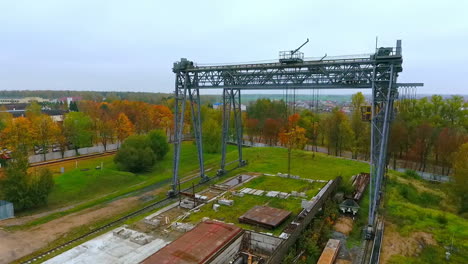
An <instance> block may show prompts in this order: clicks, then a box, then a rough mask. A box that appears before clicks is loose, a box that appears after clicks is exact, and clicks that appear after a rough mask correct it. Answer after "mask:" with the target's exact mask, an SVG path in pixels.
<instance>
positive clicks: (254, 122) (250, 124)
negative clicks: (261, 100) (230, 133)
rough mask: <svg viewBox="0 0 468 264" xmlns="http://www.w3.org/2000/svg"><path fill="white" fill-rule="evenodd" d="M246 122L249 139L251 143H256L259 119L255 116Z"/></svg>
mask: <svg viewBox="0 0 468 264" xmlns="http://www.w3.org/2000/svg"><path fill="white" fill-rule="evenodd" d="M244 124H245V130H246V133H247V136H248V137H249V141H250V143H251V144H254V137H255V136H257V135H258V133H259V121H258V119H255V118H247V120H246V122H245V123H244Z"/></svg>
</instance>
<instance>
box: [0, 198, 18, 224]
mask: <svg viewBox="0 0 468 264" xmlns="http://www.w3.org/2000/svg"><path fill="white" fill-rule="evenodd" d="M14 216H15V214H14V209H13V204H12V203H10V202H7V201H3V200H0V220H2V219H7V218H12V217H14Z"/></svg>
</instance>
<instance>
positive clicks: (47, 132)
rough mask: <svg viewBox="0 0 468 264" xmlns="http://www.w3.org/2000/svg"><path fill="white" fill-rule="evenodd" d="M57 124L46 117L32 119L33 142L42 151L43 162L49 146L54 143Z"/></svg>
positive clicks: (40, 116)
mask: <svg viewBox="0 0 468 264" xmlns="http://www.w3.org/2000/svg"><path fill="white" fill-rule="evenodd" d="M58 129H59V128H58V127H57V124H56V123H55V122H54V121H53V120H52V118H51V117H50V116H48V115H42V114H41V115H39V116H36V117H34V118H32V130H33V135H34V138H33V141H34V143H35V145H36V146H39V147H40V148H41V149H42V154H43V155H44V160H46V154H47V152H48V148H49V146H50V144H52V143H54V141H53V140H54V137H53V136H54V135H55V134H56V133H57V130H58Z"/></svg>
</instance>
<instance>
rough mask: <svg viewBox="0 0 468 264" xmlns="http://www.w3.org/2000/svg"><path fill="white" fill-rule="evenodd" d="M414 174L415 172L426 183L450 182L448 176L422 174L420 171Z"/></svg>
mask: <svg viewBox="0 0 468 264" xmlns="http://www.w3.org/2000/svg"><path fill="white" fill-rule="evenodd" d="M397 171H399V172H403V173H404V172H406V171H407V169H403V168H398V169H397ZM414 172H416V173H417V174H418V175H419V176H420V177H421V178H422V179H424V180H427V181H437V182H449V181H451V179H450V176H446V175H438V174H434V173H429V172H422V171H414Z"/></svg>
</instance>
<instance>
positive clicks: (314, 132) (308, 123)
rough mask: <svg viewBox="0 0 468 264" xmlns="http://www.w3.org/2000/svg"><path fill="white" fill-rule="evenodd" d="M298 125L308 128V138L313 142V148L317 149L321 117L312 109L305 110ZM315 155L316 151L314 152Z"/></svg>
mask: <svg viewBox="0 0 468 264" xmlns="http://www.w3.org/2000/svg"><path fill="white" fill-rule="evenodd" d="M298 125H299V126H300V127H302V128H304V129H305V130H306V134H305V135H306V138H307V140H308V142H309V143H310V144H312V150H314V147H315V151H317V145H318V137H319V125H320V117H319V115H317V114H316V113H312V111H310V110H304V111H302V113H301V118H300V119H299V122H298ZM314 156H315V153H314Z"/></svg>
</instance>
